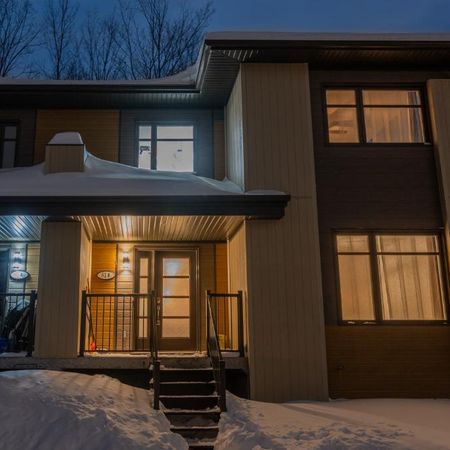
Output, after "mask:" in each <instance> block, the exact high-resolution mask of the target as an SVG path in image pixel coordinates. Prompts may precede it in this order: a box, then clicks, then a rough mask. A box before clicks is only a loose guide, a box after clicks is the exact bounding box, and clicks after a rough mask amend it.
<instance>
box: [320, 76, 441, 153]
mask: <svg viewBox="0 0 450 450" xmlns="http://www.w3.org/2000/svg"><path fill="white" fill-rule="evenodd" d="M327 90H343V91H345V90H347V91H351V90H353V91H355V104H354V105H335V107H339V106H342V107H344V108H351V107H353V108H356V119H357V126H358V137H359V140H360V141H359V142H330V136H329V132H328V104H327V95H326V94H327ZM363 90H380V91H385V90H393V91H395V90H416V91H419V95H420V100H421V104H420V105H417V106H411V107H418V108H420V109H421V111H422V118H423V132H424V137H425V142H367V139H366V127H365V121H364V104H363V99H362V91H363ZM321 94H322V95H321V97H322V99H321V100H322V102H321V103H322V124H323V136H322V137H323V142H324V144H325V147H349V148H353V147H364V148H379V147H382V148H387V147H399V148H402V147H417V148H429V147H431V146H432V145H433V140H432V134H431V122H430V116H429V111H428V96H427V92H426V89H425V87H424V85H423V84H408V83H402V84H398V83H394V84H392V83H386V84H380V83H377V84H370V83H368V84H366V83H326V84H322V85H321ZM370 107H388V108H389V107H393V108H398V107H399V105H375V106H374V105H370ZM400 107H407V108H408V106H407V105H400Z"/></svg>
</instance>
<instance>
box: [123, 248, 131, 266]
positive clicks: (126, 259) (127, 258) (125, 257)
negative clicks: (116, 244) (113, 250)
mask: <svg viewBox="0 0 450 450" xmlns="http://www.w3.org/2000/svg"><path fill="white" fill-rule="evenodd" d="M122 269H124V270H130V256H129V255H128V252H123V255H122Z"/></svg>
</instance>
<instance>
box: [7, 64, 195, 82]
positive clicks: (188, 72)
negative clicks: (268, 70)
mask: <svg viewBox="0 0 450 450" xmlns="http://www.w3.org/2000/svg"><path fill="white" fill-rule="evenodd" d="M196 79H197V64H194V65H192V66H189V67H188V68H187V69H185V70H183V71H182V72H179V73H177V74H175V75H171V76H168V77H164V78H154V79H144V80H37V79H27V78H10V77H0V85H23V86H112V87H119V86H121V87H127V86H133V87H134V86H136V87H139V86H141V87H170V86H172V87H174V86H182V87H184V86H185V87H194V86H195V83H196Z"/></svg>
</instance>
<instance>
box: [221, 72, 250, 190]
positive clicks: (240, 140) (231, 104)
mask: <svg viewBox="0 0 450 450" xmlns="http://www.w3.org/2000/svg"><path fill="white" fill-rule="evenodd" d="M225 120H226V127H225V145H226V151H227V153H226V171H227V177H228V178H229V179H230V180H232V181H234V182H235V183H236V184H237V185H238V186H240V187H241V188H244V169H245V167H244V137H243V102H242V75H241V72H239V74H238V76H237V78H236V82H235V84H234V87H233V90H232V91H231V95H230V99H229V100H228V104H227V107H226V110H225Z"/></svg>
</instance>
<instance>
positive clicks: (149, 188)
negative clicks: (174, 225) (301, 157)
mask: <svg viewBox="0 0 450 450" xmlns="http://www.w3.org/2000/svg"><path fill="white" fill-rule="evenodd" d="M288 200H289V196H288V195H286V194H285V193H284V192H280V191H271V190H259V191H249V192H244V191H242V190H241V189H240V188H239V187H238V186H237V185H236V184H234V183H232V182H230V181H228V180H224V181H217V180H212V179H208V178H204V177H198V176H196V175H194V174H191V173H177V172H157V171H151V170H145V169H138V168H136V167H130V166H126V165H123V164H118V163H114V162H110V161H105V160H101V159H99V158H96V157H95V156H93V155H91V154H89V153H88V152H86V153H85V161H84V171H83V172H64V173H47V174H46V173H45V172H44V166H43V164H38V165H36V166H32V167H20V168H14V169H2V170H0V214H2V215H23V216H25V215H42V216H47V215H65V216H78V215H80V216H82V215H83V216H84V215H97V216H100V215H118V216H126V215H129V216H133V215H138V216H141V215H142V216H144V215H145V216H153V215H156V216H158V215H167V216H197V215H202V216H203V215H205V216H206V215H207V216H246V217H252V218H273V219H276V218H280V217H282V216H283V215H284V208H285V206H286V204H287V202H288Z"/></svg>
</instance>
